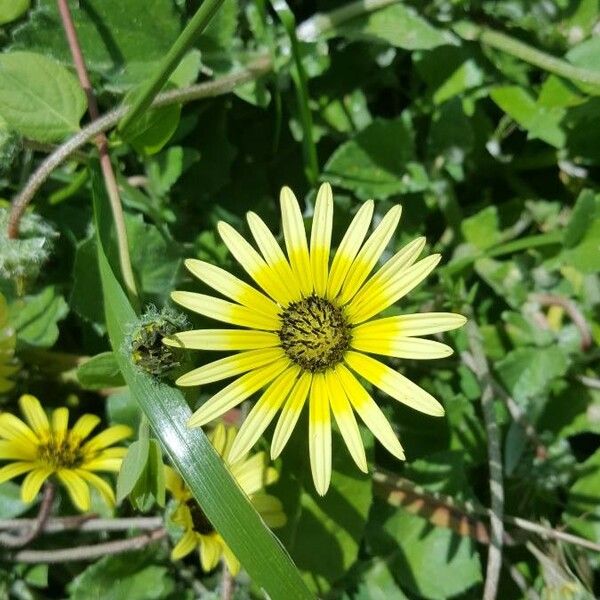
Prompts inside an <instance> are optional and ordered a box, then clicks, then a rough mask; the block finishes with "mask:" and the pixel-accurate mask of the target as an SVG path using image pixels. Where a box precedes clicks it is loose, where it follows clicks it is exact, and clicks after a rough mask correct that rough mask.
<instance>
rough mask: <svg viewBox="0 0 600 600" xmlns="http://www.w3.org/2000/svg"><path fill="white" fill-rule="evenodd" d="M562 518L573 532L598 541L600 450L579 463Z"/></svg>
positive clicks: (599, 520) (599, 526)
mask: <svg viewBox="0 0 600 600" xmlns="http://www.w3.org/2000/svg"><path fill="white" fill-rule="evenodd" d="M563 518H564V520H565V522H566V523H567V524H568V525H569V527H570V528H571V529H572V530H573V531H574V532H575V533H577V534H579V535H582V536H583V537H586V538H588V539H590V540H593V541H595V542H600V450H596V452H595V453H594V454H592V456H590V457H589V458H588V459H587V460H586V461H585V462H584V463H583V464H581V466H580V475H579V477H578V478H577V480H576V481H575V483H574V484H573V485H572V486H571V489H570V490H569V498H568V503H567V508H566V510H565V513H564V517H563Z"/></svg>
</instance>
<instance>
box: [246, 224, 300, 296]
mask: <svg viewBox="0 0 600 600" xmlns="http://www.w3.org/2000/svg"><path fill="white" fill-rule="evenodd" d="M246 217H247V219H248V225H249V226H250V231H251V232H252V235H253V236H254V240H255V241H256V245H257V246H258V249H259V250H260V252H261V254H262V255H263V256H264V258H265V260H266V261H267V264H268V265H269V266H270V267H271V268H272V269H273V271H274V272H275V273H276V274H277V276H278V277H279V278H280V280H281V282H282V283H283V284H284V285H285V286H286V288H287V291H288V294H289V297H290V300H291V301H296V300H300V298H301V297H302V293H301V292H300V285H299V282H298V280H297V278H296V277H295V276H294V273H293V272H292V268H291V267H290V263H288V261H287V258H286V257H285V254H284V253H283V250H282V249H281V246H280V245H279V244H278V243H277V240H276V239H275V237H274V236H273V234H272V233H271V230H270V229H269V228H268V227H267V226H266V224H265V223H264V221H263V220H262V219H261V218H260V217H259V216H258V215H257V214H256V213H253V212H249V213H248V214H247V215H246Z"/></svg>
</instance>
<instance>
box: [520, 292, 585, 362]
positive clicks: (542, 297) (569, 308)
mask: <svg viewBox="0 0 600 600" xmlns="http://www.w3.org/2000/svg"><path fill="white" fill-rule="evenodd" d="M529 298H530V300H532V301H533V302H537V303H538V304H540V305H541V306H560V307H562V308H563V309H564V310H565V312H566V313H567V314H568V315H569V317H570V318H571V321H573V324H574V325H575V327H577V329H578V330H579V335H581V349H582V350H587V349H588V348H590V347H591V345H592V341H593V338H592V330H591V329H590V326H589V325H588V322H587V321H586V320H585V317H584V316H583V313H582V312H581V311H580V310H579V307H578V306H577V304H576V303H575V302H573V300H571V299H570V298H565V297H564V296H559V295H558V294H543V293H536V294H530V296H529Z"/></svg>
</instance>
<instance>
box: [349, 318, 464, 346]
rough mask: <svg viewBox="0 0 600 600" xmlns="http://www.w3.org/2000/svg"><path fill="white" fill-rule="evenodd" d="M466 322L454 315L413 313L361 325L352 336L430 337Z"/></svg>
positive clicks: (366, 337)
mask: <svg viewBox="0 0 600 600" xmlns="http://www.w3.org/2000/svg"><path fill="white" fill-rule="evenodd" d="M466 322H467V319H466V317H463V316H462V315H457V314H454V313H441V312H440V313H414V314H412V315H398V316H395V317H387V318H385V319H377V320H376V321H369V322H368V323H363V324H362V325H358V327H355V328H354V333H353V335H354V336H362V337H363V338H364V339H373V338H380V337H382V336H385V335H388V336H402V337H411V336H417V335H430V334H432V333H442V332H444V331H450V330H451V329H457V328H458V327H462V326H463V325H464V324H465V323H466Z"/></svg>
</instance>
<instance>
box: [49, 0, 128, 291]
mask: <svg viewBox="0 0 600 600" xmlns="http://www.w3.org/2000/svg"><path fill="white" fill-rule="evenodd" d="M56 2H57V4H58V11H59V13H60V18H61V21H62V24H63V27H64V30H65V34H66V36H67V41H68V42H69V49H70V50H71V56H72V57H73V62H74V63H75V70H76V71H77V77H78V78H79V84H80V85H81V89H82V90H83V91H84V93H85V96H86V98H87V104H88V112H89V113H90V117H91V118H92V121H95V120H97V119H98V118H99V117H100V111H99V110H98V102H97V101H96V95H95V94H94V89H93V87H92V83H91V81H90V78H89V76H88V72H87V69H86V66H85V59H84V58H83V53H82V51H81V46H80V45H79V40H78V39H77V30H76V29H75V24H74V23H73V17H72V16H71V11H70V9H69V5H68V3H67V0H56ZM95 142H96V146H97V148H98V155H99V158H100V169H101V170H102V177H103V178H104V186H105V187H106V193H107V195H108V199H109V202H110V207H111V210H112V216H113V221H114V224H115V233H116V238H117V247H118V249H119V264H120V266H121V274H122V276H123V283H124V284H125V289H126V290H127V294H128V296H129V298H130V300H132V301H135V300H136V299H137V297H138V291H137V287H136V285H135V277H134V275H133V267H132V266H131V256H130V255H129V243H128V241H127V229H126V228H125V217H124V215H123V206H122V204H121V197H120V195H119V187H118V185H117V178H116V177H115V172H114V170H113V167H112V163H111V162H110V154H109V152H108V139H107V137H106V135H105V134H104V133H99V134H98V135H97V136H96V138H95Z"/></svg>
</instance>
